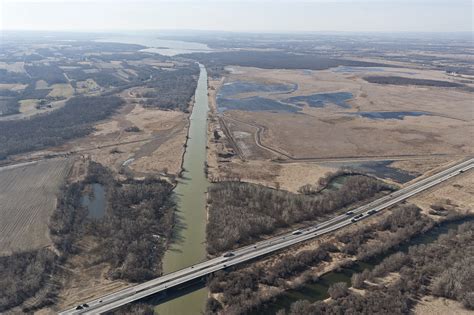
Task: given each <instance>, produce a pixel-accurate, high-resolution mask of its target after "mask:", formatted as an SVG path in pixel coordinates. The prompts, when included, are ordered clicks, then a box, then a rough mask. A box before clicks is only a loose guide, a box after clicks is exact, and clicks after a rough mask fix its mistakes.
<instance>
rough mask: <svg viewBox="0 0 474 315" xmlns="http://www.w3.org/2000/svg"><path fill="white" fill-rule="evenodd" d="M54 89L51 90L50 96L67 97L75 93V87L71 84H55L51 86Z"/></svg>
mask: <svg viewBox="0 0 474 315" xmlns="http://www.w3.org/2000/svg"><path fill="white" fill-rule="evenodd" d="M51 88H53V90H52V91H51V92H49V94H48V96H49V97H61V98H67V97H71V96H72V95H73V94H74V88H73V87H72V86H71V85H70V84H69V83H67V84H53V85H52V86H51Z"/></svg>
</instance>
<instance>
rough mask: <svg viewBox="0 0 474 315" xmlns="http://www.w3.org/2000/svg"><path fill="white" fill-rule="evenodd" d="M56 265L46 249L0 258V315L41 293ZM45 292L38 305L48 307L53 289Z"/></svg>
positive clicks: (52, 295)
mask: <svg viewBox="0 0 474 315" xmlns="http://www.w3.org/2000/svg"><path fill="white" fill-rule="evenodd" d="M56 261H57V257H56V255H55V254H54V253H53V252H52V251H51V250H49V249H46V248H45V249H40V250H36V251H28V252H22V253H15V254H13V255H11V256H4V257H0V275H2V276H1V277H0V313H1V312H4V311H6V310H8V309H10V308H12V307H14V306H17V305H20V304H21V303H22V302H23V301H25V300H26V299H28V298H30V297H33V296H34V295H35V294H36V293H37V292H38V291H39V290H41V289H44V287H45V286H46V284H47V283H48V282H49V280H50V276H51V274H52V273H53V271H54V270H55V268H56V266H55V263H56ZM44 291H45V292H44V296H43V298H42V300H41V302H40V303H41V305H48V304H50V303H52V302H53V299H52V298H53V297H54V288H49V290H48V289H46V290H44ZM50 291H51V292H50Z"/></svg>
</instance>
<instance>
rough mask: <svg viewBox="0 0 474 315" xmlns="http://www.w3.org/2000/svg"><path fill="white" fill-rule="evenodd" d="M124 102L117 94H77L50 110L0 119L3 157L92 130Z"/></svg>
mask: <svg viewBox="0 0 474 315" xmlns="http://www.w3.org/2000/svg"><path fill="white" fill-rule="evenodd" d="M122 104H123V100H122V99H121V98H120V97H117V96H111V97H101V96H91V97H84V96H78V97H74V98H71V99H70V100H68V101H67V102H66V105H65V106H64V107H62V108H60V109H57V110H55V111H53V112H51V113H48V114H43V115H37V116H35V117H33V118H31V119H22V120H14V121H2V122H0V160H1V159H2V158H6V157H7V156H8V155H12V154H17V153H23V152H28V151H33V150H39V149H43V148H45V147H51V146H57V145H61V144H63V143H64V142H66V141H67V140H70V139H73V138H77V137H81V136H85V135H87V134H88V133H90V132H92V131H93V127H92V125H93V123H94V122H96V121H99V120H102V119H105V118H107V117H108V116H110V115H111V114H112V113H114V112H115V110H116V109H117V108H119V107H120V106H121V105H122Z"/></svg>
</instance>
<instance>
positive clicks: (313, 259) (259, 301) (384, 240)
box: [207, 205, 459, 314]
mask: <svg viewBox="0 0 474 315" xmlns="http://www.w3.org/2000/svg"><path fill="white" fill-rule="evenodd" d="M458 218H459V217H455V216H452V219H458ZM433 225H434V222H433V221H432V220H431V219H429V218H428V217H427V216H425V215H423V214H422V213H421V212H420V209H419V208H417V207H416V206H413V205H402V206H399V207H396V208H394V209H393V210H391V213H390V214H388V215H387V216H385V217H383V218H381V220H380V221H377V222H374V223H372V224H370V225H367V224H364V225H362V226H359V228H358V229H357V230H354V231H349V232H347V231H342V232H339V234H337V235H336V242H334V243H332V242H331V243H323V244H320V245H319V246H318V247H317V248H314V249H309V250H303V251H301V252H298V253H296V254H287V255H281V256H280V257H279V258H278V261H277V262H274V263H271V265H266V266H265V265H264V266H258V265H257V266H249V267H246V268H245V269H242V270H236V271H231V272H224V271H222V272H218V273H216V274H215V275H214V276H212V277H211V278H209V279H208V287H209V290H210V291H211V293H219V301H218V300H215V299H212V298H211V299H209V301H208V309H207V314H215V313H218V312H219V311H221V310H223V309H224V310H225V314H243V313H246V312H249V311H250V310H252V311H253V312H255V313H258V312H259V311H260V310H262V309H265V306H264V304H265V303H271V300H269V296H268V294H266V293H264V294H262V292H261V291H259V290H260V289H261V287H262V286H264V289H263V291H264V292H272V291H273V288H279V289H283V290H286V289H288V288H291V287H293V286H294V284H291V282H288V281H293V280H294V279H296V277H298V278H297V279H298V281H297V282H298V283H305V282H316V283H317V281H318V279H317V277H316V276H315V275H314V274H313V272H312V271H311V270H310V269H311V268H313V267H318V266H320V265H321V263H324V262H331V261H332V260H333V257H338V258H341V257H342V258H349V259H350V261H352V258H353V257H354V256H355V255H358V257H357V258H358V259H361V260H369V259H373V258H375V257H379V255H386V254H387V253H390V251H393V250H395V249H396V248H397V247H398V246H399V245H401V244H402V243H404V242H406V241H408V240H410V239H412V238H413V237H414V236H416V235H417V234H419V233H422V232H426V231H428V230H429V229H430V228H432V227H433ZM336 245H337V246H336ZM359 247H361V249H360V250H359ZM403 255H404V254H402V256H400V254H397V255H393V257H392V258H391V259H390V261H388V260H384V261H383V262H382V263H380V264H379V265H377V266H376V267H375V268H374V269H373V270H372V276H369V275H370V271H369V270H366V271H364V272H363V273H361V274H354V276H353V278H352V281H353V286H354V287H355V288H363V287H364V285H363V283H364V281H365V280H367V279H369V280H373V279H374V277H380V276H383V275H385V274H387V273H388V272H391V270H395V268H398V267H397V266H399V267H401V266H403V265H406V263H407V260H406V259H405V257H403ZM338 265H339V266H340V267H343V266H346V265H347V261H341V262H339V263H338ZM229 279H231V280H232V281H230V280H229ZM233 279H238V280H237V281H234V280H233ZM235 283H237V284H235ZM295 283H296V282H295ZM296 285H298V284H296ZM248 288H250V290H245V289H248ZM346 291H347V287H344V286H342V285H341V284H339V285H335V286H334V287H332V288H331V289H330V290H329V291H328V293H329V294H330V296H331V297H333V298H335V297H338V298H339V297H342V296H345V294H346V293H347V292H346ZM239 292H242V293H239ZM345 292H346V293H345ZM378 297H379V298H381V299H382V300H383V299H384V298H387V299H388V297H384V296H382V295H379V296H378ZM298 304H301V305H306V304H309V303H307V302H301V303H298ZM386 305H387V306H388V307H389V308H390V307H391V305H392V304H391V302H390V303H388V302H387V304H386ZM295 307H296V306H295ZM296 314H299V313H296ZM301 314H304V313H301Z"/></svg>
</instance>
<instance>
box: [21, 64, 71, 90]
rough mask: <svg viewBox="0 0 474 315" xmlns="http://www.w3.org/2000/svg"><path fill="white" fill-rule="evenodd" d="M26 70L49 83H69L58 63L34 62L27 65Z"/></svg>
mask: <svg viewBox="0 0 474 315" xmlns="http://www.w3.org/2000/svg"><path fill="white" fill-rule="evenodd" d="M25 71H26V72H27V73H28V74H29V75H30V76H31V77H32V78H33V79H36V80H44V81H46V82H48V84H49V85H51V84H57V83H67V82H68V81H67V80H66V77H65V76H64V74H63V70H61V68H59V67H58V66H56V65H45V64H32V65H25Z"/></svg>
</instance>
